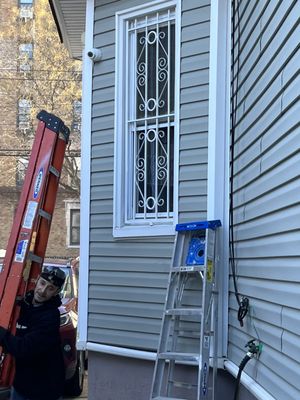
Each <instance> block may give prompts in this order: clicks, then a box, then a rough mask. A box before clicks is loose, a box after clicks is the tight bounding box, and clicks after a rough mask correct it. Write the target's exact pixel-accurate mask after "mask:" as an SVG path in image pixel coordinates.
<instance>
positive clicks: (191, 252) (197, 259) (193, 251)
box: [185, 238, 205, 265]
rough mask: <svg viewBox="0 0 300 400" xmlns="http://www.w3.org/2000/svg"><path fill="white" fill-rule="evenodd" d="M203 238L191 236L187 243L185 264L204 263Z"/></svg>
mask: <svg viewBox="0 0 300 400" xmlns="http://www.w3.org/2000/svg"><path fill="white" fill-rule="evenodd" d="M204 253H205V240H204V239H200V238H192V239H191V241H190V244H189V249H188V254H187V257H186V261H185V263H186V265H204V255H205V254H204Z"/></svg>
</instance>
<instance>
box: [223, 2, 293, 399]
mask: <svg viewBox="0 0 300 400" xmlns="http://www.w3.org/2000/svg"><path fill="white" fill-rule="evenodd" d="M240 3H241V7H240V24H241V25H240V72H239V90H238V109H237V126H236V136H235V160H234V181H233V182H234V202H233V203H234V237H235V251H236V259H237V274H238V290H239V292H240V293H241V294H242V295H245V296H247V297H248V298H249V300H250V311H249V315H248V316H247V317H246V318H245V320H244V321H245V325H244V327H243V328H242V327H240V325H239V323H238V321H237V318H236V314H237V303H236V300H235V298H234V294H233V284H232V280H231V287H230V290H231V293H230V299H229V349H228V356H229V359H230V360H232V361H233V362H234V363H236V364H237V365H239V363H240V361H241V360H242V358H243V357H244V354H245V347H244V346H245V344H246V343H247V341H248V340H249V339H250V338H257V339H259V340H260V341H261V342H262V343H263V351H262V353H261V356H260V358H259V361H253V360H252V361H250V362H249V363H248V364H247V367H246V372H247V373H248V374H249V375H251V376H252V377H253V378H254V379H255V380H256V381H257V382H258V384H260V385H262V386H263V387H264V388H265V389H266V390H267V391H268V392H270V393H271V394H272V395H273V396H274V398H276V399H278V400H281V399H285V400H292V399H293V400H296V399H299V398H300V381H299V373H298V372H299V369H300V362H299V360H300V352H299V348H300V347H299V346H300V328H299V326H300V324H299V323H300V316H299V315H300V312H299V308H300V306H299V305H300V301H299V300H300V297H299V293H300V268H299V266H300V251H299V248H300V247H299V243H300V218H299V215H300V206H299V193H300V156H299V145H300V123H299V120H300V117H299V116H300V101H299V100H300V78H299V65H300V50H299V37H300V36H299V35H300V26H299V15H300V2H299V1H292V0H287V1H258V2H249V1H241V2H240ZM235 71H236V69H235Z"/></svg>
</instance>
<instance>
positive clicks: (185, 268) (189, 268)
mask: <svg viewBox="0 0 300 400" xmlns="http://www.w3.org/2000/svg"><path fill="white" fill-rule="evenodd" d="M204 269H205V267H204V265H198V264H197V265H180V266H179V267H172V269H171V271H172V272H203V271H204Z"/></svg>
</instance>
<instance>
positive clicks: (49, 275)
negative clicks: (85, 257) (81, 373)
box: [0, 268, 65, 400]
mask: <svg viewBox="0 0 300 400" xmlns="http://www.w3.org/2000/svg"><path fill="white" fill-rule="evenodd" d="M64 280H65V274H64V272H63V271H62V270H61V269H59V268H48V269H47V268H46V269H43V272H42V273H41V275H40V277H39V279H38V281H37V283H36V287H35V289H34V291H31V292H28V293H27V294H26V296H25V298H24V299H23V300H22V302H21V309H20V315H19V318H18V321H17V325H16V335H12V334H11V333H10V332H9V331H8V330H7V329H4V328H2V327H0V345H1V346H3V348H4V350H5V351H6V352H7V353H10V354H11V355H13V356H14V358H15V377H14V381H13V388H12V393H11V397H10V399H11V400H59V399H61V398H62V397H61V396H62V394H63V386H64V378H65V373H64V362H63V355H62V350H61V343H60V334H59V327H60V313H59V309H58V307H59V306H60V305H61V300H60V296H59V291H60V289H61V287H62V285H63V283H64Z"/></svg>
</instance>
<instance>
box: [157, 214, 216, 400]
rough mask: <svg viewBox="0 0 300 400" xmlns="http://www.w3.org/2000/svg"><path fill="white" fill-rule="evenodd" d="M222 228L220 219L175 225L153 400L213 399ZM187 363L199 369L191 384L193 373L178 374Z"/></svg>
mask: <svg viewBox="0 0 300 400" xmlns="http://www.w3.org/2000/svg"><path fill="white" fill-rule="evenodd" d="M220 226H221V222H220V221H219V220H214V221H201V222H190V223H185V224H177V225H176V238H175V244H174V251H173V257H172V263H171V268H170V274H169V281H168V288H167V294H166V301H165V308H164V313H163V318H162V325H161V333H160V339H159V345H158V351H157V357H156V361H155V367H154V374H153V381H152V388H151V396H150V400H167V399H169V400H187V399H188V400H190V399H196V400H205V399H212V400H213V399H214V396H215V390H214V389H215V381H216V374H217V340H215V339H216V335H217V333H216V329H217V321H216V319H217V303H218V299H217V294H218V293H217V290H218V289H217V279H218V278H217V272H218V271H217V268H215V265H216V257H217V256H216V236H217V235H216V233H217V228H218V227H220ZM182 364H185V365H192V366H195V367H196V370H197V373H196V375H197V377H196V379H195V380H194V381H192V382H191V381H190V378H191V375H192V374H188V380H183V378H182V376H181V375H180V376H178V372H179V373H180V371H178V370H179V368H180V366H181V365H182ZM210 365H212V374H211V375H212V376H211V378H210V377H209V366H210ZM209 385H210V387H209ZM182 393H184V397H183V395H182Z"/></svg>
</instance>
